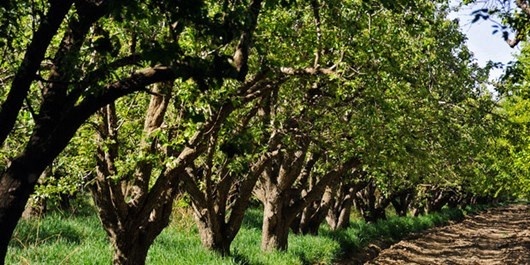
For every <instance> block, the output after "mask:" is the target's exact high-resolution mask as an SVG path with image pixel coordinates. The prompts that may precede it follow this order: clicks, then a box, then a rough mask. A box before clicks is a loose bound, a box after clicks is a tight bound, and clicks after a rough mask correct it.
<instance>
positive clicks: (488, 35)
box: [450, 0, 519, 79]
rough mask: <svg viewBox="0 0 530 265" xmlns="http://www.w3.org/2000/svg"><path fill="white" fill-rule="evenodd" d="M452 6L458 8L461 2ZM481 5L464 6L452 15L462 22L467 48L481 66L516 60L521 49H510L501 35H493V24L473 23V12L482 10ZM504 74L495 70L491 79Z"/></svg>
mask: <svg viewBox="0 0 530 265" xmlns="http://www.w3.org/2000/svg"><path fill="white" fill-rule="evenodd" d="M452 2H453V4H452V6H453V5H454V6H456V5H457V3H458V2H459V1H457V0H452ZM480 7H481V6H480V5H478V6H477V5H475V6H464V7H461V8H460V10H459V11H458V12H453V13H451V14H450V18H458V19H459V20H460V29H461V31H462V32H463V33H465V34H466V36H467V38H468V40H467V46H468V47H469V49H470V50H471V51H472V52H473V54H474V55H475V58H476V59H477V62H478V63H479V65H480V66H485V65H486V63H487V62H488V61H490V60H491V61H493V62H501V63H508V62H509V61H512V60H514V56H515V55H516V54H517V53H519V48H518V47H515V48H510V46H508V44H506V42H505V41H504V39H503V38H502V37H501V35H500V34H495V35H493V34H492V32H493V30H494V29H493V27H492V26H493V23H492V22H491V21H487V20H482V19H481V20H480V21H478V22H475V23H471V21H472V20H473V16H471V12H473V10H475V9H477V8H480ZM501 73H502V70H501V69H496V70H493V71H492V73H491V75H490V76H491V78H492V79H495V78H497V77H499V76H500V75H501Z"/></svg>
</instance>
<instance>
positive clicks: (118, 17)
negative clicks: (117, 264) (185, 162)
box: [0, 0, 253, 260]
mask: <svg viewBox="0 0 530 265" xmlns="http://www.w3.org/2000/svg"><path fill="white" fill-rule="evenodd" d="M38 2H39V4H38V5H31V6H29V5H25V4H22V3H20V2H19V1H7V2H5V3H4V2H3V3H2V9H1V12H2V20H4V19H9V18H13V21H15V23H13V24H12V25H20V27H13V26H11V23H2V28H1V29H0V31H1V34H2V35H1V37H2V43H3V46H2V51H3V52H4V54H6V56H5V58H8V59H9V60H10V61H9V62H10V63H9V64H7V63H6V62H7V61H6V62H3V63H2V70H1V72H2V82H3V85H4V87H5V89H3V90H2V91H3V92H2V93H5V94H2V107H1V109H0V124H2V126H0V142H1V143H2V148H9V146H7V144H8V143H11V142H13V141H18V142H19V144H20V145H19V146H23V148H19V149H16V151H15V152H13V151H12V150H9V151H7V152H8V153H10V154H9V156H6V157H4V158H3V159H2V172H1V176H0V201H1V202H0V226H2V231H1V232H0V256H1V257H2V260H3V259H4V257H5V254H6V251H7V245H8V242H9V239H10V238H11V235H12V233H13V230H14V228H15V226H16V224H17V222H18V219H19V218H20V216H21V214H22V211H23V210H24V206H25V204H26V202H27V201H28V198H29V196H30V194H31V193H32V192H33V190H34V187H35V185H36V183H37V181H38V178H39V176H40V175H41V173H42V172H43V171H44V169H45V168H46V167H47V166H49V165H50V164H51V163H52V161H53V160H54V159H55V158H56V157H57V156H58V155H59V153H60V152H61V151H62V150H63V149H64V148H65V146H66V145H67V144H68V142H69V141H70V139H71V138H72V137H73V135H74V134H75V133H76V131H77V130H78V128H79V127H80V126H81V125H82V124H83V123H84V122H85V121H87V120H88V119H89V117H90V116H92V115H93V114H94V113H96V112H97V111H98V110H99V109H101V108H103V107H105V106H106V105H107V104H109V103H112V102H113V101H115V100H116V99H118V98H120V97H122V96H125V95H128V94H131V93H135V92H138V91H148V86H149V85H151V84H154V83H158V82H170V81H173V80H175V79H182V80H186V79H190V78H191V79H194V80H195V81H196V82H197V83H198V84H199V85H200V86H201V87H202V88H203V89H208V88H209V86H208V85H209V84H211V83H215V82H222V80H224V79H239V80H243V79H244V78H245V76H246V72H247V70H246V68H247V67H246V60H247V58H248V48H249V44H250V40H249V38H250V35H251V33H252V28H249V27H248V26H249V25H251V24H252V23H247V20H246V18H247V15H248V14H249V12H250V13H252V12H253V11H252V10H251V11H249V5H247V4H245V3H230V2H227V3H226V5H224V6H223V7H222V8H219V9H216V10H209V7H210V6H211V4H212V3H209V2H205V1H200V2H196V1H180V2H172V3H165V2H162V1H148V2H142V3H140V2H137V1H106V0H101V1H85V0H78V1H55V0H50V1H38ZM208 10H209V11H208ZM148 11H149V12H148ZM241 11H242V12H241ZM216 14H217V15H216ZM4 15H5V16H4ZM116 28H118V29H120V30H118V32H119V34H118V35H116V36H115V35H110V34H109V33H110V32H115V31H113V30H114V29H116ZM153 28H155V29H160V30H163V31H164V32H166V33H167V34H166V35H165V36H169V37H168V38H167V39H160V38H157V37H158V35H157V34H156V31H153V30H152V29H153ZM190 31H191V32H194V33H195V34H197V35H199V36H200V37H201V38H203V39H205V40H209V41H211V42H214V43H216V44H217V47H223V46H224V45H226V44H228V43H233V42H238V43H240V45H238V46H236V48H235V49H234V50H233V53H232V54H229V55H228V57H233V60H232V63H230V62H229V61H228V57H227V55H226V54H222V53H221V52H220V51H219V50H218V49H214V50H209V49H208V47H201V46H199V45H198V46H195V47H194V48H195V50H194V51H193V52H189V50H185V49H182V48H181V47H180V46H181V45H180V41H181V39H182V38H180V37H181V36H183V35H186V34H188V33H189V32H190ZM154 33H155V34H154ZM153 34H154V35H153ZM15 36H16V37H15ZM183 38H184V37H183ZM210 48H211V47H210ZM18 54H23V56H20V57H19V56H18ZM232 55H233V56H232ZM13 66H14V67H13ZM27 113H30V114H32V115H33V116H31V119H32V120H31V121H28V119H25V120H22V119H21V118H19V117H24V115H25V117H28V115H27ZM21 123H27V124H29V125H30V127H29V128H26V129H25V130H27V132H29V133H27V134H24V135H20V134H19V133H18V132H17V131H18V130H17V129H15V128H18V125H20V124H21ZM13 137H16V138H17V139H16V140H13Z"/></svg>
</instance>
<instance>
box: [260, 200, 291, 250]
mask: <svg viewBox="0 0 530 265" xmlns="http://www.w3.org/2000/svg"><path fill="white" fill-rule="evenodd" d="M274 197H276V199H269V200H267V202H265V207H264V210H263V227H262V234H261V249H262V250H264V251H273V250H281V251H285V250H287V247H288V236H289V226H290V225H289V224H290V222H291V221H292V220H293V219H294V217H295V216H296V215H293V214H290V215H291V216H289V214H286V213H285V210H284V209H283V207H284V202H283V201H282V200H281V197H280V196H277V195H276V196H274ZM289 217H290V218H289Z"/></svg>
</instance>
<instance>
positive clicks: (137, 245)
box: [111, 230, 152, 265]
mask: <svg viewBox="0 0 530 265" xmlns="http://www.w3.org/2000/svg"><path fill="white" fill-rule="evenodd" d="M129 232H130V233H120V235H116V237H111V243H112V249H113V256H112V263H113V264H115V265H118V264H120V265H143V264H145V259H146V258H147V252H148V251H149V247H150V246H151V244H152V242H146V240H145V239H144V240H142V238H141V235H140V233H141V232H139V230H132V231H129Z"/></svg>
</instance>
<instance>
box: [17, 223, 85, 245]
mask: <svg viewBox="0 0 530 265" xmlns="http://www.w3.org/2000/svg"><path fill="white" fill-rule="evenodd" d="M83 237H84V236H83V235H82V234H81V233H80V232H79V231H78V229H77V228H76V227H74V226H73V225H71V224H68V223H65V222H60V221H59V220H50V221H48V220H45V221H44V222H42V223H39V222H31V223H29V222H21V223H20V224H19V225H18V227H17V230H16V231H15V233H14V234H13V238H12V239H11V242H10V246H11V247H14V248H25V247H27V246H28V245H43V244H47V243H52V242H56V241H65V242H69V243H75V244H79V243H80V242H81V240H82V239H83Z"/></svg>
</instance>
